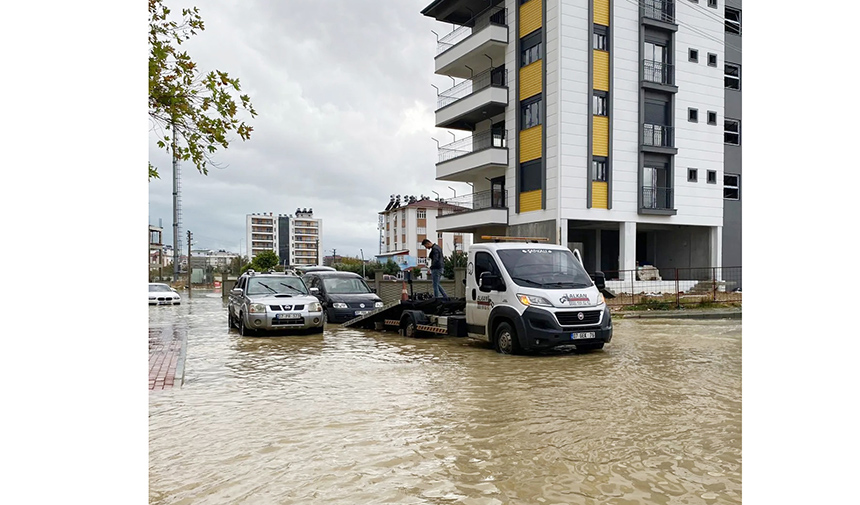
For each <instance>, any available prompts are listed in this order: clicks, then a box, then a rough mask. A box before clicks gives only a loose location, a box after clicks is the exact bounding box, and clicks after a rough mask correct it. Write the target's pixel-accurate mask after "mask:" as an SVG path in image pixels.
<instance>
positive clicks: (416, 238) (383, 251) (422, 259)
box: [377, 195, 472, 266]
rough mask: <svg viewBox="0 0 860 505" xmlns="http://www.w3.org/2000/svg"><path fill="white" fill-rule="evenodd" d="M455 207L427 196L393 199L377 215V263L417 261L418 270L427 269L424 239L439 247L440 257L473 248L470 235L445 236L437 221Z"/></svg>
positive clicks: (457, 233) (446, 234) (446, 233)
mask: <svg viewBox="0 0 860 505" xmlns="http://www.w3.org/2000/svg"><path fill="white" fill-rule="evenodd" d="M453 208H456V206H454V205H451V204H450V203H446V202H445V201H443V200H432V199H430V198H428V197H426V196H423V195H422V196H420V197H414V196H406V197H405V198H404V199H403V200H402V201H401V198H400V195H397V196H396V197H395V196H394V195H392V197H391V200H390V201H389V202H388V205H387V206H386V208H385V210H383V211H382V212H380V213H379V230H380V244H379V255H377V259H379V260H381V261H386V260H387V259H388V258H394V257H396V256H411V257H413V258H416V261H417V264H418V265H419V266H424V265H427V263H428V260H427V256H428V251H427V248H425V247H424V246H423V245H421V242H422V241H423V240H424V239H425V238H426V239H430V240H431V241H432V242H434V243H436V244H439V247H441V248H442V253H443V254H444V255H445V256H450V255H451V254H452V253H453V252H454V251H465V250H467V249H468V248H469V246H470V245H472V235H471V234H470V233H460V232H444V231H441V230H439V229H438V225H437V223H438V221H439V219H440V216H441V215H443V213H444V212H449V211H450V210H451V209H453Z"/></svg>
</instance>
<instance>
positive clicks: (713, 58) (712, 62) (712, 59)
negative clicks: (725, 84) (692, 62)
mask: <svg viewBox="0 0 860 505" xmlns="http://www.w3.org/2000/svg"><path fill="white" fill-rule="evenodd" d="M708 66H709V67H716V66H717V55H716V54H714V53H708Z"/></svg>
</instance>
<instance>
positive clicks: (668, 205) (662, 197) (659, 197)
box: [642, 186, 672, 210]
mask: <svg viewBox="0 0 860 505" xmlns="http://www.w3.org/2000/svg"><path fill="white" fill-rule="evenodd" d="M642 207H643V208H645V209H661V210H671V209H672V188H660V187H653V186H652V187H650V188H642Z"/></svg>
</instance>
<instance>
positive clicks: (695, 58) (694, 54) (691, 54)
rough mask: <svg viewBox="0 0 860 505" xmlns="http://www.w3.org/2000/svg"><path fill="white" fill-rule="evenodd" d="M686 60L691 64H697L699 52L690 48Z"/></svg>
mask: <svg viewBox="0 0 860 505" xmlns="http://www.w3.org/2000/svg"><path fill="white" fill-rule="evenodd" d="M688 58H689V60H690V61H692V62H693V63H698V62H699V50H698V49H693V48H692V47H691V48H690V52H689V56H688Z"/></svg>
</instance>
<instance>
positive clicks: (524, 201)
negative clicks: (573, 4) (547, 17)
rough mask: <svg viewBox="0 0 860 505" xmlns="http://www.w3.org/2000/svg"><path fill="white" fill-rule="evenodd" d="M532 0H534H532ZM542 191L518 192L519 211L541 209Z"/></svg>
mask: <svg viewBox="0 0 860 505" xmlns="http://www.w3.org/2000/svg"><path fill="white" fill-rule="evenodd" d="M532 1H534V0H532ZM542 196H543V191H541V190H540V189H536V190H534V191H526V192H525V193H520V212H530V211H533V210H541V197H542Z"/></svg>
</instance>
